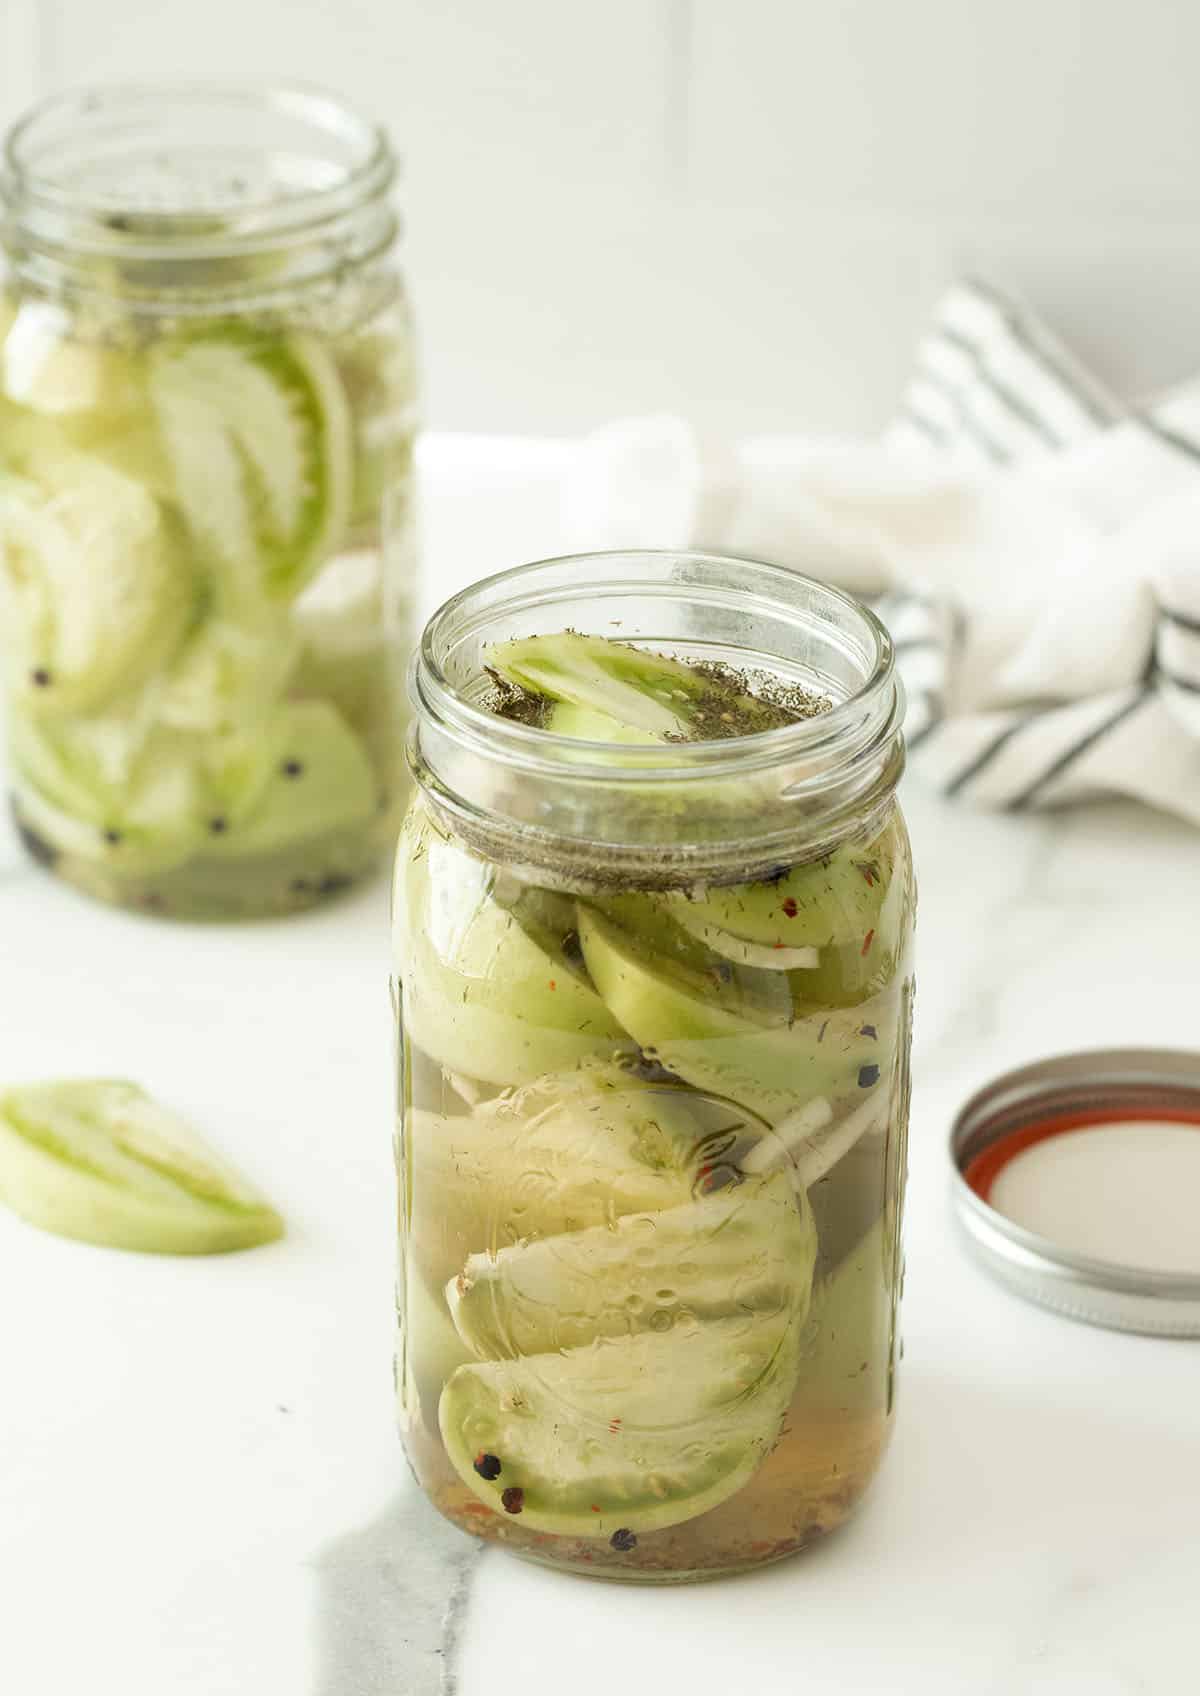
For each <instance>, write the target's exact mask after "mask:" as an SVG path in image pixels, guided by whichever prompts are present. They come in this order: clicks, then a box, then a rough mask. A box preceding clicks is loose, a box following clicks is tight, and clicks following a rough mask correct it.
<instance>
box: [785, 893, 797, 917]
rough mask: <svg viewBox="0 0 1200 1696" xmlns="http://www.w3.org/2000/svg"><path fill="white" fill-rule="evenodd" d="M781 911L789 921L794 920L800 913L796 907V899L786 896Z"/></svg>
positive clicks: (792, 896)
mask: <svg viewBox="0 0 1200 1696" xmlns="http://www.w3.org/2000/svg"><path fill="white" fill-rule="evenodd" d="M783 910H784V912H785V913H786V914H787V916H788V918H789V919H794V918H795V917H796V914H797V913H798V912H799V911H800V909H799V907H797V905H796V897H795V896H794V895H789V896H788V898H787V900H786V901H785V902H784V903H783Z"/></svg>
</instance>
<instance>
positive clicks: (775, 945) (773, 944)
mask: <svg viewBox="0 0 1200 1696" xmlns="http://www.w3.org/2000/svg"><path fill="white" fill-rule="evenodd" d="M771 947H772V948H782V947H783V943H782V942H773V943H772V944H771Z"/></svg>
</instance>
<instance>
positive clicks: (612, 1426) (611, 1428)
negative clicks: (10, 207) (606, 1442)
mask: <svg viewBox="0 0 1200 1696" xmlns="http://www.w3.org/2000/svg"><path fill="white" fill-rule="evenodd" d="M620 1429H621V1421H620V1420H619V1419H610V1420H609V1422H608V1432H609V1436H610V1437H615V1436H616V1434H617V1432H618V1431H619V1430H620Z"/></svg>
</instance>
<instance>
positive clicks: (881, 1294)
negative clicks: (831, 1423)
mask: <svg viewBox="0 0 1200 1696" xmlns="http://www.w3.org/2000/svg"><path fill="white" fill-rule="evenodd" d="M892 1285H893V1280H892V1262H891V1259H890V1257H889V1250H888V1244H887V1241H886V1237H885V1233H884V1228H883V1220H882V1219H876V1221H875V1223H874V1225H872V1226H871V1228H870V1230H869V1231H867V1233H866V1235H865V1236H863V1237H862V1238H860V1240H859V1241H858V1242H857V1243H856V1244H855V1246H854V1247H853V1248H852V1249H851V1250H850V1251H849V1253H847V1254H846V1255H845V1256H843V1258H842V1259H841V1260H840V1261H839V1262H838V1264H837V1265H836V1266H835V1267H834V1268H833V1269H832V1271H831V1272H830V1273H829V1274H828V1276H826V1277H825V1278H823V1279H821V1281H820V1282H819V1283H818V1284H817V1285H816V1287H815V1288H814V1290H813V1297H812V1307H811V1309H810V1312H809V1317H808V1324H807V1333H806V1343H805V1349H804V1359H803V1365H802V1367H801V1370H800V1375H799V1378H798V1380H797V1384H796V1403H795V1406H796V1409H797V1411H799V1410H804V1411H808V1410H809V1409H820V1410H822V1411H823V1412H825V1413H829V1412H833V1413H836V1414H838V1415H840V1416H843V1417H844V1416H846V1415H848V1414H853V1413H861V1412H864V1411H865V1410H867V1409H868V1408H870V1407H871V1406H872V1405H877V1404H878V1403H880V1402H881V1401H884V1400H885V1398H886V1395H887V1386H886V1384H884V1383H881V1381H880V1370H881V1369H882V1368H885V1367H886V1365H887V1362H888V1359H889V1357H890V1352H891V1328H892V1324H893V1303H894V1299H895V1297H894V1291H893V1287H892ZM864 1361H866V1362H867V1363H868V1368H867V1370H865V1371H864V1369H863V1362H864Z"/></svg>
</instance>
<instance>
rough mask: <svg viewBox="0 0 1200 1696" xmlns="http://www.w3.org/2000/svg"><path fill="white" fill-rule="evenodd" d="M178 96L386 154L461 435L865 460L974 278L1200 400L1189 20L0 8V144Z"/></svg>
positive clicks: (997, 6)
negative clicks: (76, 106) (254, 83)
mask: <svg viewBox="0 0 1200 1696" xmlns="http://www.w3.org/2000/svg"><path fill="white" fill-rule="evenodd" d="M163 73H173V74H176V75H193V76H202V75H203V76H207V75H221V74H226V75H228V74H231V73H232V74H235V75H237V76H240V77H246V76H256V75H267V76H299V77H305V78H310V79H313V78H315V79H319V80H321V81H324V82H327V83H330V84H334V85H338V86H340V87H342V88H343V89H345V90H346V91H347V92H349V93H350V94H351V95H353V96H354V97H355V98H356V99H358V100H359V101H360V102H363V103H364V104H365V105H367V106H368V107H370V108H372V109H373V110H374V111H375V112H376V113H377V114H379V115H380V116H382V117H384V118H385V119H386V120H387V122H388V123H389V124H390V126H391V127H392V130H393V132H394V135H395V137H396V139H397V141H398V143H399V144H400V146H401V147H402V149H403V151H404V153H405V155H406V158H407V176H408V180H407V185H406V188H405V199H406V205H407V209H408V217H409V238H408V251H409V260H410V265H411V269H412V272H413V276H414V279H415V283H416V292H417V296H418V302H419V307H420V311H421V316H422V322H423V329H424V332H425V341H426V348H427V358H426V365H427V371H428V378H429V400H430V414H431V419H432V421H433V422H434V423H435V424H438V425H440V426H443V427H454V428H461V429H489V430H490V429H521V430H550V431H565V430H570V429H575V428H581V427H586V426H588V425H591V424H593V423H596V422H599V421H601V420H603V419H605V418H607V417H610V416H612V415H613V414H616V413H622V412H630V411H638V410H644V409H655V408H659V407H663V406H667V407H679V408H682V409H683V410H685V411H687V412H689V413H690V414H691V415H692V416H693V417H695V418H696V419H697V420H698V421H699V422H700V423H702V424H703V425H706V426H708V427H710V428H712V429H715V430H736V431H740V430H750V429H777V428H780V429H787V428H792V427H805V428H813V427H817V428H838V429H840V428H847V427H860V426H864V427H869V426H872V425H874V424H875V423H877V422H878V421H879V420H881V419H882V418H883V417H884V416H886V414H887V411H888V409H889V406H890V404H891V402H892V400H893V398H894V397H895V395H896V393H897V390H898V388H899V386H900V384H901V382H902V380H903V375H904V373H905V370H906V367H907V361H908V353H909V347H910V344H911V339H912V336H913V334H914V332H915V330H916V328H917V326H918V325H919V323H920V321H921V319H922V316H923V314H924V313H925V312H926V310H927V309H928V307H929V305H930V303H931V301H932V300H933V299H934V297H935V296H936V294H937V291H938V289H939V288H940V286H941V285H942V283H943V282H944V281H945V280H946V279H947V278H948V277H949V276H950V275H951V274H952V273H953V272H954V271H955V270H956V269H957V268H959V267H961V266H963V265H967V266H972V267H974V268H976V269H979V270H982V271H984V272H985V273H986V274H988V275H989V276H991V277H992V278H993V280H996V281H998V282H1001V283H1005V284H1008V285H1010V286H1014V287H1016V288H1017V289H1019V290H1021V291H1023V292H1025V293H1026V294H1027V295H1029V296H1030V297H1032V298H1033V299H1034V300H1035V301H1036V302H1037V303H1038V304H1039V305H1041V306H1042V307H1043V309H1044V310H1045V311H1046V312H1047V313H1048V314H1049V315H1050V316H1051V317H1052V318H1053V320H1054V321H1055V322H1057V323H1058V324H1059V326H1060V327H1061V328H1062V329H1063V330H1064V331H1065V332H1067V333H1068V334H1069V336H1070V337H1071V339H1072V340H1073V341H1074V342H1075V344H1076V346H1077V347H1078V348H1079V349H1080V351H1081V352H1083V353H1084V354H1085V355H1086V356H1088V357H1089V358H1091V359H1092V360H1093V361H1095V362H1096V363H1097V364H1098V365H1099V367H1100V368H1101V369H1102V370H1103V371H1104V372H1105V373H1106V374H1107V375H1108V376H1109V377H1110V378H1111V379H1112V380H1113V381H1115V382H1116V383H1117V384H1119V385H1120V386H1122V387H1124V388H1125V389H1127V390H1130V391H1134V390H1140V389H1143V388H1145V387H1147V386H1153V385H1157V384H1159V383H1162V382H1165V381H1167V380H1170V379H1173V378H1176V377H1182V376H1184V375H1185V374H1188V373H1189V372H1190V371H1191V370H1192V369H1193V368H1196V367H1200V97H1198V94H1200V90H1198V87H1197V84H1198V81H1200V0H592V3H590V4H588V3H586V0H165V3H164V0H0V115H4V116H11V114H12V112H13V111H14V110H15V109H16V108H17V107H18V106H19V105H20V104H21V103H22V102H23V101H24V100H25V99H27V98H28V97H30V96H31V95H32V94H34V93H36V92H39V91H43V90H49V89H52V88H55V87H58V86H61V85H64V84H69V83H80V82H83V81H89V80H100V79H106V78H116V77H134V76H145V75H151V76H153V75H157V74H163Z"/></svg>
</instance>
